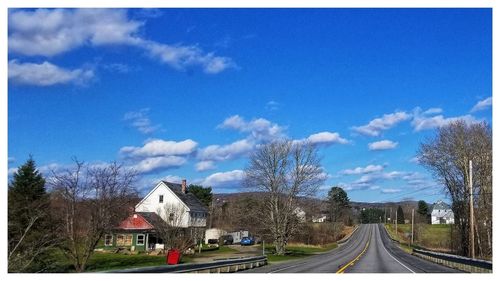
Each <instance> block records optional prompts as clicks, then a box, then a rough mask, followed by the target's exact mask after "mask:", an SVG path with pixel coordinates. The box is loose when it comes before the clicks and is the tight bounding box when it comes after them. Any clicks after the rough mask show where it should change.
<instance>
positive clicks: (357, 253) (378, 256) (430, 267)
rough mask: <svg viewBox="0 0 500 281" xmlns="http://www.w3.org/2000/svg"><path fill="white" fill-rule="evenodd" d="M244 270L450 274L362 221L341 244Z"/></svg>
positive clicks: (445, 268)
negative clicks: (286, 260)
mask: <svg viewBox="0 0 500 281" xmlns="http://www.w3.org/2000/svg"><path fill="white" fill-rule="evenodd" d="M244 272H245V273H424V272H431V273H438V272H445V273H452V272H460V271H457V270H454V269H451V268H448V267H444V266H441V265H438V264H435V263H432V262H429V261H426V260H423V259H420V258H418V257H415V256H412V255H410V254H408V253H406V252H404V251H403V250H401V249H400V248H399V247H398V246H397V245H396V244H395V243H394V242H393V241H392V240H391V239H390V238H389V235H388V234H387V231H386V230H385V228H384V226H383V225H378V224H364V225H361V226H360V227H359V228H358V230H357V231H356V232H355V233H354V234H353V235H352V237H351V238H350V239H349V240H348V241H347V242H346V243H345V244H343V245H341V246H339V247H338V248H336V249H334V250H332V251H329V252H327V253H324V254H318V255H314V256H312V257H308V258H305V259H301V260H295V261H291V262H286V263H281V264H275V265H269V266H264V267H259V268H256V269H252V270H247V271H244Z"/></svg>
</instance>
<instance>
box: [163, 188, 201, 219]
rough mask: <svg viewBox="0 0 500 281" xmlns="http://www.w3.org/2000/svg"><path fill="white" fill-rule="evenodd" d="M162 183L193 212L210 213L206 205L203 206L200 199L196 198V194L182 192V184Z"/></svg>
mask: <svg viewBox="0 0 500 281" xmlns="http://www.w3.org/2000/svg"><path fill="white" fill-rule="evenodd" d="M162 182H163V183H164V184H166V185H167V186H168V188H170V190H172V191H173V192H174V193H175V195H176V196H177V197H179V199H181V201H182V202H183V203H184V204H186V206H188V208H189V209H190V210H191V211H194V212H205V213H207V212H208V210H207V208H206V207H205V205H203V203H201V201H200V200H199V199H198V198H196V196H194V194H192V193H184V192H182V185H181V184H179V183H173V182H168V181H162Z"/></svg>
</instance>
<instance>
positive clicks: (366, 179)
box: [340, 171, 409, 190]
mask: <svg viewBox="0 0 500 281" xmlns="http://www.w3.org/2000/svg"><path fill="white" fill-rule="evenodd" d="M408 174H409V173H405V172H399V171H392V172H387V173H381V172H373V173H369V174H364V175H363V176H361V177H360V178H359V179H357V180H355V181H353V182H351V183H341V184H340V185H342V186H345V187H346V190H364V189H378V186H379V185H378V184H376V183H378V182H380V181H384V180H397V179H401V178H403V177H404V176H406V175H408Z"/></svg>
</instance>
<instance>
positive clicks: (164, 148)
mask: <svg viewBox="0 0 500 281" xmlns="http://www.w3.org/2000/svg"><path fill="white" fill-rule="evenodd" d="M197 145H198V144H197V143H196V142H195V141H193V140H191V139H187V140H184V141H180V142H176V141H165V140H161V139H152V140H149V141H148V142H146V144H144V146H142V147H135V146H125V147H122V148H121V149H120V153H121V154H123V155H125V156H126V157H139V158H141V157H143V158H146V157H157V156H173V155H177V156H179V155H188V154H191V153H193V152H194V151H195V149H196V147H197Z"/></svg>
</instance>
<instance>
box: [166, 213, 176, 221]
mask: <svg viewBox="0 0 500 281" xmlns="http://www.w3.org/2000/svg"><path fill="white" fill-rule="evenodd" d="M174 216H175V214H174V213H170V215H169V216H168V220H169V221H174Z"/></svg>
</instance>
